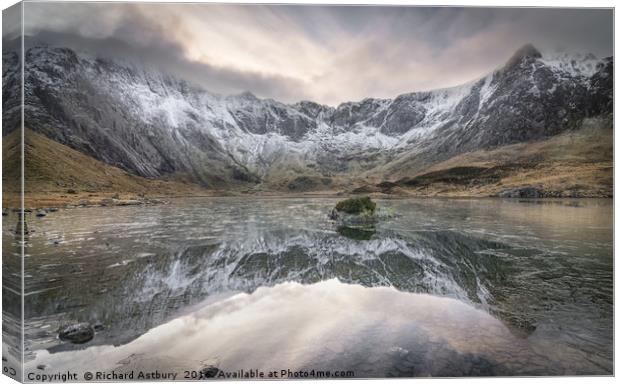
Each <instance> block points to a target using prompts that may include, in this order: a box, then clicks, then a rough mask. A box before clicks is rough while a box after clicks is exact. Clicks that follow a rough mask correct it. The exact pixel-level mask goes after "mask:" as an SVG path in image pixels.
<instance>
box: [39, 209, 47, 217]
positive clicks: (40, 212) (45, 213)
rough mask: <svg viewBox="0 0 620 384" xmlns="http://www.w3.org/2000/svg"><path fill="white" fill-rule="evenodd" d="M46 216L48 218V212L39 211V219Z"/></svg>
mask: <svg viewBox="0 0 620 384" xmlns="http://www.w3.org/2000/svg"><path fill="white" fill-rule="evenodd" d="M45 216H47V212H45V210H44V209H39V210H38V211H37V217H45Z"/></svg>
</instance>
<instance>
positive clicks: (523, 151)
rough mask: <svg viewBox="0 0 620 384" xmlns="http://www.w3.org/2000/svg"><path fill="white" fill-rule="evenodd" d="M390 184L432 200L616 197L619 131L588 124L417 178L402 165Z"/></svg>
mask: <svg viewBox="0 0 620 384" xmlns="http://www.w3.org/2000/svg"><path fill="white" fill-rule="evenodd" d="M389 181H392V182H395V183H397V184H398V186H399V187H402V188H403V189H404V191H405V192H406V193H408V194H413V195H426V196H491V195H495V194H497V193H499V192H501V191H503V190H506V189H511V188H520V187H526V186H534V187H537V188H540V189H541V190H543V191H545V192H548V193H550V194H553V195H560V196H582V197H589V196H590V197H607V196H612V194H613V128H612V126H611V122H610V121H601V120H598V119H591V120H586V121H585V122H584V124H583V126H582V127H581V129H579V130H577V131H571V132H567V133H564V134H561V135H558V136H554V137H552V138H550V139H547V140H544V141H539V142H531V143H520V144H514V145H508V146H504V147H500V148H496V149H492V150H481V151H476V152H471V153H466V154H462V155H459V156H456V157H453V158H451V159H448V160H446V161H443V162H441V163H438V164H435V165H433V166H431V167H428V168H426V169H424V170H423V171H421V172H417V173H413V174H407V171H406V167H403V166H402V164H401V165H400V166H399V167H398V169H397V170H396V171H395V172H394V173H392V174H391V178H390V179H389ZM401 192H402V190H401Z"/></svg>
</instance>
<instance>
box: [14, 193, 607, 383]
mask: <svg viewBox="0 0 620 384" xmlns="http://www.w3.org/2000/svg"><path fill="white" fill-rule="evenodd" d="M336 201H337V200H336V199H328V198H299V199H297V198H290V199H289V198H286V199H277V198H263V199H258V198H254V197H247V198H204V199H202V198H201V199H184V200H175V201H173V202H172V203H170V204H167V205H153V206H129V207H102V208H78V209H65V210H60V211H58V212H54V213H50V214H48V216H47V217H45V218H36V217H34V216H32V217H28V220H27V222H28V228H29V230H30V234H29V235H28V236H27V238H26V239H25V244H26V253H27V255H26V259H25V272H26V275H25V292H26V298H25V314H24V316H25V319H26V330H25V333H26V336H25V355H26V356H25V357H26V369H25V372H26V373H28V372H36V373H56V372H60V371H65V370H70V371H72V372H78V373H79V379H80V380H82V377H83V376H82V375H83V372H85V371H95V370H101V371H107V372H111V371H114V372H116V373H123V372H124V373H128V372H131V371H136V372H137V371H140V370H143V371H148V370H151V371H152V370H155V369H158V370H159V372H168V371H169V372H175V373H178V374H179V376H177V379H179V378H183V375H184V371H199V370H200V369H202V368H204V367H206V366H216V367H218V368H219V369H220V370H222V371H223V372H229V373H230V372H238V371H239V370H244V371H246V372H247V371H249V370H254V369H256V370H259V371H264V372H268V371H278V372H280V371H281V370H289V369H290V370H291V372H292V373H293V374H295V372H298V371H300V370H301V371H302V372H311V371H312V370H313V369H314V370H315V371H316V372H318V371H330V372H336V371H338V372H341V371H342V372H347V371H348V372H349V373H348V375H354V377H392V376H428V375H432V376H463V375H465V376H469V375H474V376H480V375H575V374H594V375H600V374H602V375H608V374H611V373H613V365H612V363H613V320H612V314H613V230H612V226H613V205H612V201H611V200H587V199H581V200H503V199H463V200H458V199H410V200H378V206H379V207H380V209H381V210H382V211H384V212H389V213H390V214H391V215H392V217H391V218H390V219H387V220H384V221H382V222H380V223H379V224H378V225H377V226H376V228H375V230H374V231H364V232H359V231H351V230H346V229H342V228H336V227H335V226H334V224H333V223H332V222H330V221H329V220H328V219H327V214H328V213H329V211H330V209H331V207H333V205H334V204H335V202H336ZM16 218H17V216H16V214H14V213H12V214H11V215H9V216H8V217H5V218H4V219H5V220H3V231H4V235H5V236H3V249H4V252H5V255H7V256H5V264H7V263H9V264H10V263H11V260H7V259H8V258H12V260H14V259H15V258H17V257H18V256H14V255H13V256H10V255H9V253H10V251H11V249H13V252H16V251H15V249H16V248H15V247H16V240H15V239H14V238H13V237H12V236H11V232H12V231H14V230H15V227H16ZM7 251H9V253H7ZM5 285H6V282H5ZM5 300H6V296H5ZM82 321H88V322H90V323H92V324H97V323H98V324H100V325H101V326H102V328H103V329H101V330H100V331H98V332H97V334H96V335H95V337H94V339H93V340H92V341H90V342H88V343H86V344H81V345H75V344H70V343H66V342H62V341H60V340H59V339H58V338H57V334H58V332H57V331H58V329H59V328H60V327H61V326H63V325H68V324H73V323H77V322H82ZM3 353H8V352H7V351H6V347H5V348H4V349H3ZM37 367H38V368H37ZM302 374H303V373H302ZM291 377H294V376H291Z"/></svg>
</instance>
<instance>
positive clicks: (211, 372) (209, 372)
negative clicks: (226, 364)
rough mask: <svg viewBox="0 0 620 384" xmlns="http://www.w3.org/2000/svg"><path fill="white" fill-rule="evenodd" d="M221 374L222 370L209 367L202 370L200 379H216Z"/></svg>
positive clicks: (212, 366)
mask: <svg viewBox="0 0 620 384" xmlns="http://www.w3.org/2000/svg"><path fill="white" fill-rule="evenodd" d="M218 373H220V369H219V368H218V367H216V366H214V365H207V366H206V367H204V368H202V369H201V370H200V378H206V379H210V378H214V377H216V376H217V375H218Z"/></svg>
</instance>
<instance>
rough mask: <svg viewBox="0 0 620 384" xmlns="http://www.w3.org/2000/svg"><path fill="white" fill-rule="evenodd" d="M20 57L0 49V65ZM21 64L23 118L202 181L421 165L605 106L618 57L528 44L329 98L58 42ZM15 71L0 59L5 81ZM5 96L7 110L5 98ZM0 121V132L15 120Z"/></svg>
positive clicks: (144, 170) (151, 169) (114, 155)
mask: <svg viewBox="0 0 620 384" xmlns="http://www.w3.org/2000/svg"><path fill="white" fill-rule="evenodd" d="M16 60H18V57H17V55H16V54H15V53H13V52H7V53H4V54H3V67H5V68H14V67H15V66H11V65H10V64H11V63H13V62H14V61H16ZM24 72H25V124H26V125H27V126H28V127H30V128H32V129H33V130H35V131H37V132H40V133H43V134H45V135H46V136H48V137H50V138H52V139H54V140H56V141H58V142H60V143H63V144H66V145H69V146H71V147H73V148H75V149H78V150H80V151H82V152H84V153H87V154H89V155H91V156H93V157H95V158H97V159H99V160H102V161H105V162H107V163H109V164H112V165H116V166H118V167H121V168H123V169H125V170H128V171H130V172H133V173H135V174H138V175H141V176H146V177H168V176H171V175H184V176H187V175H188V176H189V177H191V178H192V179H194V180H196V181H199V182H200V183H202V184H204V185H207V186H222V185H232V184H243V185H248V184H258V183H269V182H273V181H274V180H293V179H295V178H296V177H299V176H320V177H330V176H334V175H337V174H342V175H346V176H348V177H354V176H355V175H359V174H361V173H362V172H372V170H373V169H374V168H375V167H378V166H384V165H385V164H388V163H390V162H392V161H396V160H397V159H399V158H402V157H403V156H408V157H412V156H413V157H415V159H416V161H415V162H414V163H412V164H413V166H414V167H423V166H424V165H429V164H433V163H436V162H438V161H442V160H445V159H448V158H450V157H453V156H455V155H457V154H460V153H464V152H469V151H474V150H478V149H482V148H493V147H498V146H502V145H506V144H512V143H518V142H524V141H530V140H538V139H542V138H546V137H550V136H553V135H556V134H558V133H561V132H564V131H566V130H570V129H571V128H573V127H575V126H577V125H578V124H579V123H580V122H581V121H582V120H583V119H584V118H586V117H591V116H599V115H610V114H611V113H612V92H613V86H612V84H613V79H612V74H613V58H606V59H597V58H595V57H593V56H559V57H555V58H548V57H544V56H542V55H541V54H540V52H538V51H537V50H536V49H535V48H534V47H532V46H525V47H523V48H522V49H520V50H519V51H517V52H516V53H515V55H514V56H513V57H512V58H510V60H508V62H507V63H506V65H505V66H504V67H502V68H500V69H498V70H497V71H495V72H493V73H491V74H489V75H487V76H485V77H484V78H482V79H478V80H475V81H472V82H470V83H467V84H464V85H461V86H458V87H453V88H447V89H441V90H436V91H430V92H415V93H409V94H404V95H400V96H398V97H396V98H394V99H365V100H362V101H359V102H349V103H343V104H341V105H339V106H338V107H336V108H333V107H329V106H324V105H319V104H316V103H313V102H310V101H302V102H299V103H296V104H292V105H287V104H283V103H280V102H277V101H274V100H270V99H259V98H257V97H255V96H254V95H252V94H251V93H243V94H240V95H233V96H221V95H216V94H212V93H210V92H208V91H207V90H204V89H201V88H198V87H195V86H193V85H191V84H188V83H187V82H185V81H183V80H180V79H177V78H174V77H171V76H167V75H166V74H163V73H161V72H160V71H158V70H157V69H155V68H150V67H149V66H148V65H138V64H135V63H129V62H126V63H124V62H118V61H110V60H106V59H102V58H97V57H93V56H91V55H88V54H85V53H77V52H74V51H72V50H70V49H66V48H49V47H31V48H29V49H27V51H26V54H25V71H24ZM18 73H19V71H17V70H4V71H3V83H4V84H5V85H6V84H13V83H14V82H15V81H16V80H15V76H16V75H17V74H18ZM7 89H8V88H7ZM4 100H5V101H4V103H5V105H4V106H5V110H7V109H6V107H7V106H10V105H9V104H7V103H10V102H11V101H10V100H12V98H4ZM8 111H9V112H11V111H15V108H9V109H8ZM5 115H7V114H5ZM4 121H5V130H4V134H7V133H8V132H10V131H11V130H12V129H15V128H16V125H17V122H18V121H19V119H13V118H11V115H10V113H9V114H8V115H7V116H5V118H4ZM327 184H328V183H326V185H327Z"/></svg>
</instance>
